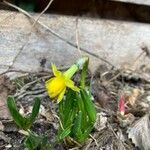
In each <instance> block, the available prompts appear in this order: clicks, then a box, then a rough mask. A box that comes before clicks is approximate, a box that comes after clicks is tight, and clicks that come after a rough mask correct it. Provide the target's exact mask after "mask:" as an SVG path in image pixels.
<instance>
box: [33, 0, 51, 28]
mask: <svg viewBox="0 0 150 150" xmlns="http://www.w3.org/2000/svg"><path fill="white" fill-rule="evenodd" d="M53 1H54V0H50V1H49V3H48V4H47V6H46V7H45V8H44V10H43V11H42V12H41V13H40V14H39V15H38V17H37V19H36V20H35V21H34V23H33V25H32V27H34V25H35V24H36V23H37V22H38V21H39V19H40V17H41V16H42V15H43V14H44V13H45V12H46V11H47V9H48V8H49V7H50V5H51V4H52V2H53Z"/></svg>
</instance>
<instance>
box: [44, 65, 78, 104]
mask: <svg viewBox="0 0 150 150" xmlns="http://www.w3.org/2000/svg"><path fill="white" fill-rule="evenodd" d="M77 70H78V66H77V65H75V64H74V65H72V66H71V67H70V68H69V69H68V70H67V71H66V72H64V73H62V72H60V71H58V70H57V67H56V66H55V65H54V64H52V71H53V74H54V76H55V77H52V78H51V79H49V80H48V81H46V89H47V91H48V95H49V96H50V97H51V98H54V97H57V102H58V103H59V102H60V101H61V100H62V99H63V97H64V94H65V91H66V88H67V87H69V88H71V89H72V90H74V91H77V92H78V91H79V88H78V87H77V86H75V85H74V82H73V81H72V80H71V79H70V78H71V77H72V76H73V74H74V73H75V72H76V71H77Z"/></svg>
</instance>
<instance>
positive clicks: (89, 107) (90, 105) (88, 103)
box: [80, 89, 96, 123]
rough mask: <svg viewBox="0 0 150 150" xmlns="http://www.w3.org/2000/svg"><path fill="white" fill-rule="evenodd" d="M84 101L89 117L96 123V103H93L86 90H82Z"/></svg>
mask: <svg viewBox="0 0 150 150" xmlns="http://www.w3.org/2000/svg"><path fill="white" fill-rule="evenodd" d="M80 93H81V97H82V100H83V102H84V106H85V110H86V112H87V114H88V116H89V119H90V121H91V122H92V123H95V121H96V109H95V106H94V103H93V102H92V99H91V96H90V95H89V94H88V93H87V91H85V90H84V89H82V90H80Z"/></svg>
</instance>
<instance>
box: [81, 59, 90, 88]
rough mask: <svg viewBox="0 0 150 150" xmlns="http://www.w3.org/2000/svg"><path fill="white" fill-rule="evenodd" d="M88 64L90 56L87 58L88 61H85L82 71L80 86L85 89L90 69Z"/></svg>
mask: <svg viewBox="0 0 150 150" xmlns="http://www.w3.org/2000/svg"><path fill="white" fill-rule="evenodd" d="M88 65H89V58H88V59H87V61H85V63H84V65H83V68H82V72H81V80H80V86H81V88H82V89H85V80H86V75H87V71H88Z"/></svg>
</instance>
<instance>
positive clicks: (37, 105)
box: [29, 97, 41, 124]
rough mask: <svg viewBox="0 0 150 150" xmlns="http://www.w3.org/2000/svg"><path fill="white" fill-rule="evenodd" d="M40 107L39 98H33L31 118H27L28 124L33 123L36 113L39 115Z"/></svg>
mask: <svg viewBox="0 0 150 150" xmlns="http://www.w3.org/2000/svg"><path fill="white" fill-rule="evenodd" d="M40 105H41V100H40V98H39V97H35V98H34V105H33V108H32V113H31V116H30V117H29V119H30V124H33V122H34V121H35V119H36V117H37V115H38V113H39V109H40Z"/></svg>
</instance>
